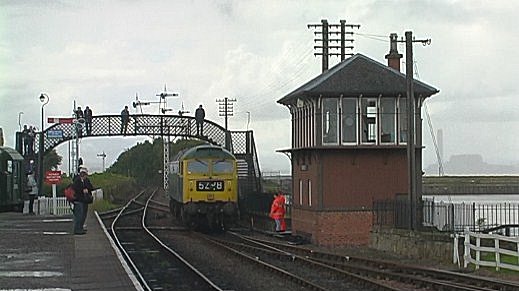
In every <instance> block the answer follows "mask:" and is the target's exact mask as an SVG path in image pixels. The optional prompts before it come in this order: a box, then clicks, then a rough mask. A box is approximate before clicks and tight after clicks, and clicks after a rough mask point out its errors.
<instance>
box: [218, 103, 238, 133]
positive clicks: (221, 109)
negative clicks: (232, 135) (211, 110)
mask: <svg viewBox="0 0 519 291" xmlns="http://www.w3.org/2000/svg"><path fill="white" fill-rule="evenodd" d="M216 102H218V103H219V104H218V116H224V117H225V131H227V118H228V117H229V116H233V105H234V104H233V103H234V102H236V99H229V98H227V97H225V98H224V99H217V100H216Z"/></svg>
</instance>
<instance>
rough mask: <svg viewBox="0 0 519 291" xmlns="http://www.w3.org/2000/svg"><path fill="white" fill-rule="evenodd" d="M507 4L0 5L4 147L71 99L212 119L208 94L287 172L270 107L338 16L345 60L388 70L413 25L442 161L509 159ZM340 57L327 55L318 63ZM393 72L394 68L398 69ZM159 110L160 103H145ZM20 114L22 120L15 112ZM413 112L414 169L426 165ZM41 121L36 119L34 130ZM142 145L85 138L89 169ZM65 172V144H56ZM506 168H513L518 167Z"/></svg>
mask: <svg viewBox="0 0 519 291" xmlns="http://www.w3.org/2000/svg"><path fill="white" fill-rule="evenodd" d="M518 10H519V1H507V0H497V1H477V0H470V1H469V0H467V1H452V0H450V1H447V0H438V1H432V0H431V1H425V0H424V1H422V0H416V1H369V0H349V1H344V0H339V1H326V0H322V1H305V0H299V1H295V0H294V1H290V0H287V1H276V0H243V1H238V0H222V1H213V0H203V1H202V0H190V1H187V0H186V1H181V0H176V1H166V0H165V1H159V0H153V1H144V0H142V1H141V0H104V1H98V0H88V1H57V0H56V1H50V0H48V1H46V0H12V1H8V0H0V127H2V128H3V132H4V138H5V145H7V146H11V147H14V137H15V132H16V131H17V130H18V129H19V122H20V124H22V125H23V124H28V125H35V126H36V127H37V128H41V108H42V104H41V103H40V100H39V98H38V97H39V96H40V94H41V93H46V94H47V95H48V96H49V98H50V101H49V103H48V104H47V105H46V106H45V107H44V114H45V120H46V117H67V116H70V115H71V113H72V109H73V105H74V102H76V104H77V105H79V106H82V108H84V107H85V106H87V105H88V106H89V107H90V108H92V110H93V113H94V115H95V114H119V113H120V112H121V110H122V108H123V107H124V105H130V108H131V109H132V110H131V113H135V111H134V110H133V108H132V107H131V102H132V101H134V100H135V96H136V95H138V96H139V99H140V100H149V101H157V100H158V99H157V98H158V97H156V96H155V95H156V94H157V93H160V92H161V91H163V89H164V85H165V84H166V85H167V88H168V91H172V92H176V93H178V94H179V97H178V98H170V99H168V107H170V108H172V109H173V110H175V111H174V112H176V111H178V110H179V109H181V106H182V105H183V106H184V110H187V111H190V113H189V114H193V113H194V110H195V109H196V107H198V105H199V104H203V106H204V107H205V109H206V118H207V119H209V120H212V121H215V122H218V123H220V124H222V125H223V123H224V120H223V118H222V117H220V116H218V103H217V102H216V100H217V99H221V98H224V97H228V98H234V99H236V102H235V104H234V115H233V116H232V117H230V118H229V129H230V130H246V129H251V130H253V132H254V138H255V141H256V147H257V152H258V155H259V163H260V167H261V169H262V171H263V172H271V171H272V172H280V173H285V174H288V173H290V161H289V159H288V157H287V156H285V155H284V154H281V153H278V152H276V150H279V149H287V148H290V146H291V144H290V142H291V141H290V130H291V125H290V114H289V111H288V109H287V108H286V107H284V106H282V105H280V104H277V103H276V101H277V100H279V99H280V98H282V97H283V96H285V95H286V94H288V93H290V92H291V91H293V90H294V89H296V88H297V87H299V86H300V85H302V84H304V83H306V82H307V81H309V80H310V79H312V78H314V77H316V76H317V75H319V74H320V73H321V60H320V58H319V57H315V56H314V55H313V53H314V52H315V51H314V49H313V46H314V45H315V43H314V41H313V40H314V38H315V37H314V34H313V31H314V30H311V29H308V28H307V25H308V24H319V23H320V21H321V19H327V20H328V22H329V23H339V21H340V20H346V22H347V23H348V24H359V25H360V28H359V29H355V30H354V32H355V33H354V35H353V39H354V43H353V45H354V49H353V51H352V52H353V53H361V54H364V55H366V56H368V57H370V58H372V59H374V60H376V61H378V62H380V63H383V64H386V63H387V61H386V60H385V58H384V56H385V55H386V54H387V53H388V51H389V41H388V40H389V34H390V33H397V34H398V35H399V37H401V36H403V35H404V33H405V31H412V32H413V35H414V36H415V37H416V38H417V39H431V44H430V45H428V46H422V45H421V44H415V45H414V62H415V73H416V75H415V77H416V78H417V79H419V80H421V81H423V82H425V83H427V84H429V85H431V86H433V87H435V88H437V89H439V90H440V92H439V93H438V94H436V95H434V96H433V97H432V98H430V99H428V100H427V101H426V105H427V109H428V112H429V115H430V121H431V123H432V125H433V132H436V131H437V130H438V129H441V130H442V131H443V159H444V160H448V159H449V157H450V156H453V155H461V154H473V155H474V154H476V155H481V156H482V158H483V160H484V161H485V162H487V163H490V164H503V165H517V164H519V155H517V149H518V144H519V137H518V135H517V132H519V99H518V97H519V86H517V76H519V58H517V55H516V50H517V47H519V25H518V24H519V23H518V20H517V16H516V11H518ZM398 49H399V52H400V53H402V54H404V55H405V46H404V45H403V44H401V45H399V48H398ZM338 62H339V59H338V58H336V57H332V58H331V59H330V67H331V66H333V65H335V64H337V63H338ZM404 68H405V64H402V69H404ZM143 111H144V113H149V114H158V108H157V107H153V106H149V107H146V108H143ZM21 112H23V114H22V113H21ZM423 116H424V128H423V144H424V146H425V149H424V158H423V159H424V160H423V164H424V168H425V167H426V166H427V165H430V164H433V163H436V162H437V159H436V154H435V149H434V146H433V142H432V139H431V134H430V132H429V128H428V127H427V119H426V116H425V114H424V112H423ZM48 126H49V124H47V123H45V125H44V127H45V128H46V127H48ZM149 139H150V138H149V137H110V138H106V137H105V138H86V139H83V140H82V141H81V144H80V151H81V156H82V158H83V160H84V161H85V164H86V165H87V166H88V167H89V168H90V170H91V171H101V170H102V159H101V158H100V157H98V154H100V153H102V152H104V153H106V160H105V164H106V167H108V166H109V165H111V164H112V163H113V162H114V161H115V160H116V159H117V157H118V156H119V154H120V153H121V152H123V151H124V150H126V149H128V148H131V147H132V146H133V145H135V144H136V143H137V142H143V141H145V140H149ZM57 150H58V153H59V154H60V155H62V156H63V157H64V163H63V165H62V170H63V171H68V147H67V144H63V145H61V146H58V148H57ZM516 174H517V173H516Z"/></svg>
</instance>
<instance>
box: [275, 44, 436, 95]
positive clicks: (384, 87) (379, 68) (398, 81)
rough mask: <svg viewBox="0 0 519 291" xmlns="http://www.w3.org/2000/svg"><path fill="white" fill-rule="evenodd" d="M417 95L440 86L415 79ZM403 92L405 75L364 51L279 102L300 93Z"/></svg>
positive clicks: (363, 93) (430, 92) (429, 91)
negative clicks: (370, 56)
mask: <svg viewBox="0 0 519 291" xmlns="http://www.w3.org/2000/svg"><path fill="white" fill-rule="evenodd" d="M414 91H415V96H419V95H422V96H423V97H429V96H431V95H433V94H436V93H438V92H439V90H438V89H436V88H434V87H432V86H430V85H427V84H425V83H423V82H420V81H418V80H414ZM341 94H342V95H343V96H359V95H360V94H362V95H363V96H379V95H380V94H382V96H398V95H399V94H400V95H402V96H405V95H406V76H405V74H402V73H401V72H399V71H397V70H395V69H393V68H390V67H388V66H386V65H384V64H381V63H379V62H377V61H375V60H373V59H371V58H369V57H367V56H364V55H362V54H355V55H354V56H352V57H350V58H348V59H346V60H344V61H342V62H341V63H339V64H337V65H336V66H334V67H332V68H331V69H329V70H328V71H326V72H324V73H322V74H321V75H319V76H317V77H315V78H314V79H312V80H310V81H309V82H307V83H306V84H304V85H303V86H301V87H299V88H297V89H296V90H294V91H292V92H291V93H289V94H288V95H286V96H285V97H283V98H281V99H279V100H278V101H277V102H278V103H281V104H289V103H292V102H293V101H294V99H296V98H300V97H318V96H319V95H323V96H340V95H341Z"/></svg>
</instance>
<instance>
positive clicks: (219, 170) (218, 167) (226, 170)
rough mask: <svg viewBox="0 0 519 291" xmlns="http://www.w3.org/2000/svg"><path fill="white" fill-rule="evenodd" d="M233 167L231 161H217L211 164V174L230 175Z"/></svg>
mask: <svg viewBox="0 0 519 291" xmlns="http://www.w3.org/2000/svg"><path fill="white" fill-rule="evenodd" d="M233 172H234V166H233V163H232V162H231V161H226V160H219V161H214V162H213V174H214V175H217V174H232V173H233Z"/></svg>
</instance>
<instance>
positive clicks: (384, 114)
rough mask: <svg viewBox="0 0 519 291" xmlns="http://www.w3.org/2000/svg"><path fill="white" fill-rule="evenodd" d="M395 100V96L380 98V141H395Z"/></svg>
mask: <svg viewBox="0 0 519 291" xmlns="http://www.w3.org/2000/svg"><path fill="white" fill-rule="evenodd" d="M395 124H396V101H395V98H380V125H381V129H380V130H381V133H380V142H381V143H393V144H394V143H395V142H396V130H395Z"/></svg>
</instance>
